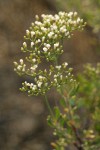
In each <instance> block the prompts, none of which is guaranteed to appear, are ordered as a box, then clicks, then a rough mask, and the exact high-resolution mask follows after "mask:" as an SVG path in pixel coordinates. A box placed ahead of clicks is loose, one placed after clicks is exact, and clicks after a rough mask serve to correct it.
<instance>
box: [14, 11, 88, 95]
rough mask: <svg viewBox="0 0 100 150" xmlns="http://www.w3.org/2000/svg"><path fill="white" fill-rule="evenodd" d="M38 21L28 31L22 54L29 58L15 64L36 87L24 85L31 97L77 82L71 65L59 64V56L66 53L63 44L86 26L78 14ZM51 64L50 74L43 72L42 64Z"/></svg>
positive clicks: (37, 18)
mask: <svg viewBox="0 0 100 150" xmlns="http://www.w3.org/2000/svg"><path fill="white" fill-rule="evenodd" d="M35 18H36V20H35V21H34V22H33V23H32V24H31V26H30V28H29V29H27V30H26V35H25V36H24V39H25V42H23V44H22V47H21V51H22V52H24V53H26V55H27V57H25V58H24V59H20V61H19V62H18V63H17V62H14V65H15V68H14V70H15V71H16V72H17V73H18V74H19V75H25V76H30V78H32V81H33V83H28V82H27V81H25V82H23V83H22V88H21V91H27V92H28V95H39V94H45V93H46V92H47V91H49V90H50V88H51V87H57V88H60V86H62V85H65V84H67V83H68V81H70V82H74V79H73V76H72V73H71V69H70V68H68V63H67V62H64V63H63V64H60V65H59V64H58V65H56V66H55V65H51V64H56V62H57V59H58V58H59V56H60V55H61V54H62V53H63V52H64V50H63V45H61V44H62V41H63V39H64V38H67V39H69V38H70V37H71V36H72V33H73V31H75V30H81V29H83V27H84V26H85V23H84V22H83V19H81V18H80V17H79V16H78V14H77V12H69V13H66V12H62V11H61V12H59V13H58V14H55V15H48V14H47V15H45V14H42V15H41V16H40V17H39V16H38V15H36V17H35ZM44 60H45V61H46V62H49V64H50V66H48V70H46V69H44V70H43V69H41V68H40V64H41V63H42V61H44Z"/></svg>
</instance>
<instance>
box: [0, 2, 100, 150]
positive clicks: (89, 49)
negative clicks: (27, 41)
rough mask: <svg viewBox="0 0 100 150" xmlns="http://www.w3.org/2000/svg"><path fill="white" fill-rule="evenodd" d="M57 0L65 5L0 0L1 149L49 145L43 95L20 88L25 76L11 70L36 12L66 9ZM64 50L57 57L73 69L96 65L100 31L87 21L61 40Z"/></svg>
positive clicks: (37, 148)
mask: <svg viewBox="0 0 100 150" xmlns="http://www.w3.org/2000/svg"><path fill="white" fill-rule="evenodd" d="M73 1H74V0H73ZM85 1H86V0H85ZM60 2H61V3H62V4H63V3H64V7H63V5H62V6H61V5H60V6H59V3H58V2H57V1H56V0H55V1H53V0H13V1H12V0H0V150H49V149H52V148H51V146H50V141H52V140H53V137H52V131H51V129H50V128H49V127H48V126H47V122H46V116H47V114H48V111H47V108H46V106H45V104H44V101H43V97H28V96H27V94H25V93H24V94H23V93H21V92H20V91H19V88H20V87H21V82H22V81H24V77H23V78H22V77H21V78H20V77H19V76H17V74H16V73H15V72H14V71H13V68H14V66H13V61H15V60H18V59H19V58H21V57H22V56H23V54H22V53H21V51H20V47H21V45H22V42H23V36H24V34H25V30H26V29H28V28H29V26H30V24H31V22H32V21H34V16H35V15H36V14H38V15H41V14H42V13H45V14H47V13H52V14H54V13H57V12H58V10H60V9H61V10H66V11H67V10H68V11H69V9H67V8H66V7H65V6H67V0H66V1H64V2H63V0H62V1H60ZM73 7H74V6H73ZM65 8H66V9H65ZM98 15H100V14H98ZM64 50H65V53H64V55H63V56H62V57H61V59H60V61H61V62H62V61H64V60H65V61H68V63H69V65H70V66H72V67H74V70H75V72H76V73H77V72H79V71H81V70H82V66H83V64H85V63H87V62H91V63H93V64H94V65H95V64H96V62H98V61H100V32H99V31H97V32H93V26H92V25H91V24H89V25H88V24H87V27H86V28H85V30H84V31H83V32H76V33H75V34H74V36H73V38H72V39H70V40H68V41H66V42H64ZM53 94H54V93H53V92H51V93H50V94H49V99H50V103H51V104H52V103H53V101H54V100H55V99H56V95H55V96H53Z"/></svg>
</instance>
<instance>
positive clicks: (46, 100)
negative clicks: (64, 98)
mask: <svg viewBox="0 0 100 150" xmlns="http://www.w3.org/2000/svg"><path fill="white" fill-rule="evenodd" d="M44 97H45V102H46V105H47V107H48V110H49V112H50V114H51V115H52V116H53V111H52V109H51V107H50V104H49V102H48V99H47V96H46V95H45V96H44Z"/></svg>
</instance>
